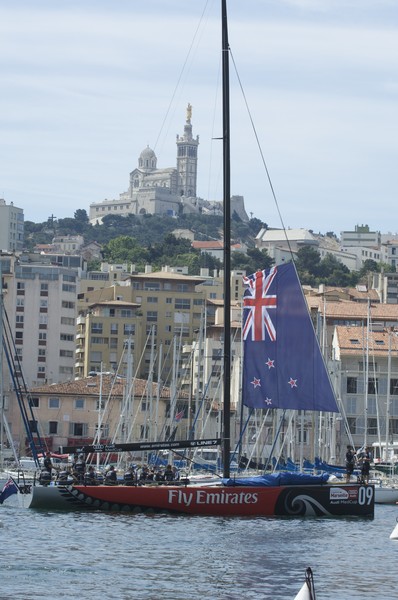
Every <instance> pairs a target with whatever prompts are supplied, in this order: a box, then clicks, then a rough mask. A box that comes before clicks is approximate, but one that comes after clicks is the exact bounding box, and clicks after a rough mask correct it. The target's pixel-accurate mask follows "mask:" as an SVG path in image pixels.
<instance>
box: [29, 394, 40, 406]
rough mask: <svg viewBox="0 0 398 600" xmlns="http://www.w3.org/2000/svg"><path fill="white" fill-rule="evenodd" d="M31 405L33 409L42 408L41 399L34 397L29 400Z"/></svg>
mask: <svg viewBox="0 0 398 600" xmlns="http://www.w3.org/2000/svg"><path fill="white" fill-rule="evenodd" d="M29 405H30V406H33V408H39V406H40V400H39V398H38V397H37V396H32V397H31V398H30V399H29Z"/></svg>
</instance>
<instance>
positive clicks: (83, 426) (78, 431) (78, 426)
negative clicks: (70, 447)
mask: <svg viewBox="0 0 398 600" xmlns="http://www.w3.org/2000/svg"><path fill="white" fill-rule="evenodd" d="M87 432H88V425H87V423H69V435H75V436H78V437H87Z"/></svg>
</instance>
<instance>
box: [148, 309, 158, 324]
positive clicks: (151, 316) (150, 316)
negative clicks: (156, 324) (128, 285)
mask: <svg viewBox="0 0 398 600" xmlns="http://www.w3.org/2000/svg"><path fill="white" fill-rule="evenodd" d="M146 319H147V321H157V320H158V313H157V311H156V310H148V311H147V313H146Z"/></svg>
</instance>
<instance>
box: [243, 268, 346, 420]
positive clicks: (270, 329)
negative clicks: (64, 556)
mask: <svg viewBox="0 0 398 600" xmlns="http://www.w3.org/2000/svg"><path fill="white" fill-rule="evenodd" d="M244 283H245V285H246V291H245V294H244V298H243V325H242V335H243V402H244V404H245V405H246V406H250V407H254V408H284V409H296V410H318V411H328V412H338V411H339V409H338V408H337V404H336V399H335V395H334V392H333V388H332V385H331V383H330V379H329V375H328V373H327V370H326V367H325V363H324V361H323V357H322V354H321V351H320V348H319V344H318V340H317V338H316V335H315V332H314V328H313V325H312V322H311V318H310V315H309V312H308V309H307V304H306V301H305V298H304V296H303V293H302V290H301V286H300V282H299V280H298V276H297V272H296V269H295V266H294V264H293V263H288V264H286V265H280V266H278V267H272V269H270V270H267V271H257V272H256V273H253V275H250V276H249V277H245V278H244Z"/></svg>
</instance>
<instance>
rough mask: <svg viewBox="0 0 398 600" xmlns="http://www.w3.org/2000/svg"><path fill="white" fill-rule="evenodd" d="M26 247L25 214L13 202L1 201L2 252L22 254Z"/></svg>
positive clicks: (0, 238)
mask: <svg viewBox="0 0 398 600" xmlns="http://www.w3.org/2000/svg"><path fill="white" fill-rule="evenodd" d="M23 247H24V214H23V209H22V208H17V207H16V206H14V204H13V203H12V202H11V203H10V204H8V205H7V203H6V201H5V200H3V199H2V198H1V199H0V251H1V250H4V251H6V252H22V250H23Z"/></svg>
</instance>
